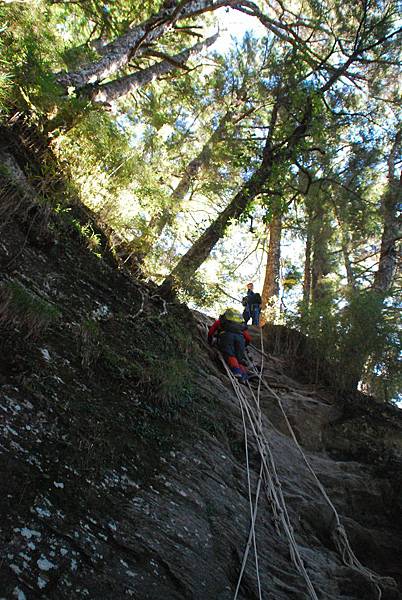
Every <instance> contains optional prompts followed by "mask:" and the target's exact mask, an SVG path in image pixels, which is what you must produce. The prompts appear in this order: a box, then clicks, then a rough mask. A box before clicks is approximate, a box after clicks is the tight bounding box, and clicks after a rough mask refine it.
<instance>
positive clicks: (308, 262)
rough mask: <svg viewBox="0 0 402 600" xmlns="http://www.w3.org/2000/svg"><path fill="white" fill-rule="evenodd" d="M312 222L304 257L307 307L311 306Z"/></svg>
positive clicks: (304, 293)
mask: <svg viewBox="0 0 402 600" xmlns="http://www.w3.org/2000/svg"><path fill="white" fill-rule="evenodd" d="M312 237H313V236H312V232H311V224H310V223H309V224H308V226H307V237H306V248H305V259H304V278H303V304H304V307H305V309H308V307H309V306H310V296H311V247H312Z"/></svg>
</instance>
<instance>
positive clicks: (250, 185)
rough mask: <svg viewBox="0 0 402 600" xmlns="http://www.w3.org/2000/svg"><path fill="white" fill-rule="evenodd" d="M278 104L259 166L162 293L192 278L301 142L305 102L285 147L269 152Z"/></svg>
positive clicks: (305, 121)
mask: <svg viewBox="0 0 402 600" xmlns="http://www.w3.org/2000/svg"><path fill="white" fill-rule="evenodd" d="M278 106H279V100H277V102H276V104H275V106H274V109H273V111H272V115H271V123H270V127H269V131H268V135H267V139H266V143H265V147H264V150H263V156H262V161H261V165H260V166H259V168H258V169H257V170H256V171H255V172H254V173H253V175H252V176H251V177H250V179H249V180H248V181H247V182H246V183H245V184H244V185H243V186H242V188H241V189H240V191H239V192H238V193H237V194H236V195H235V197H234V198H233V200H232V201H231V202H230V203H229V204H228V206H227V207H226V208H225V209H224V210H223V212H221V213H220V215H219V216H218V217H217V218H216V219H215V221H214V222H213V223H211V225H210V226H209V227H208V228H207V229H206V230H205V231H204V233H203V234H202V235H201V236H200V237H199V238H198V240H197V241H196V242H194V244H193V245H192V246H191V248H190V249H189V250H188V251H187V253H186V254H185V255H184V256H182V258H181V259H180V260H179V262H178V264H177V265H176V267H175V268H174V269H173V271H172V272H171V273H170V275H169V276H168V277H167V278H166V279H165V281H164V282H163V284H162V286H161V289H162V291H168V290H169V289H171V288H172V287H175V286H177V287H180V285H182V284H183V283H184V282H185V281H188V279H189V278H190V277H191V276H192V275H194V273H195V272H196V271H197V269H198V268H199V267H200V266H201V265H202V263H203V262H204V261H205V259H206V258H207V257H208V256H209V255H210V253H211V250H212V249H213V248H214V246H215V244H216V243H217V242H218V241H219V240H220V239H221V238H222V237H223V236H224V233H225V229H226V227H227V226H228V224H229V222H230V221H232V220H237V219H239V217H240V216H241V215H242V213H243V212H244V210H245V209H246V207H247V206H248V205H249V203H250V202H251V201H252V200H253V199H254V198H255V197H256V196H258V194H260V193H261V191H262V189H263V187H264V185H265V184H266V182H267V180H268V179H269V178H270V176H271V173H272V167H273V165H274V164H277V163H279V162H282V161H283V160H289V159H290V158H291V157H292V155H293V153H294V151H295V150H296V148H297V146H298V144H299V142H300V141H301V140H302V139H303V138H304V136H305V134H306V132H307V130H308V128H309V126H310V123H311V119H312V102H311V100H310V99H307V104H306V108H305V111H304V114H303V118H302V120H301V123H300V124H299V125H297V127H295V128H294V130H293V132H292V133H291V135H290V136H289V137H288V138H287V141H286V143H285V144H284V145H283V146H281V147H279V148H277V149H276V150H273V149H272V133H273V129H274V126H275V122H276V119H277V111H278Z"/></svg>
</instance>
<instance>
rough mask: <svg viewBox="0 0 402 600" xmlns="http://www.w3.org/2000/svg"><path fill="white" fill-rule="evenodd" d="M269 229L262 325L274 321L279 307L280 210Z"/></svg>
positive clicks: (273, 217)
mask: <svg viewBox="0 0 402 600" xmlns="http://www.w3.org/2000/svg"><path fill="white" fill-rule="evenodd" d="M268 231H269V246H268V258H267V266H266V268H265V278H264V285H263V288H262V294H261V300H262V303H261V311H262V313H261V314H262V316H261V319H260V325H261V326H263V325H265V323H266V322H267V321H272V320H273V317H275V313H276V310H277V309H279V278H280V260H281V236H282V215H281V213H279V212H278V213H276V214H275V213H274V214H273V216H272V219H271V222H270V224H269V227H268ZM271 309H272V310H271ZM271 313H272V314H271Z"/></svg>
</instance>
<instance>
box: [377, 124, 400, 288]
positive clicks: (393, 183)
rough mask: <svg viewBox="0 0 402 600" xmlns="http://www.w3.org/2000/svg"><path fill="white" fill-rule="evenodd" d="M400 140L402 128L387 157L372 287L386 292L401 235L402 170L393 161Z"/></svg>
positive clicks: (393, 272) (394, 160)
mask: <svg viewBox="0 0 402 600" xmlns="http://www.w3.org/2000/svg"><path fill="white" fill-rule="evenodd" d="M401 141H402V130H399V131H398V133H397V134H396V136H395V141H394V144H393V146H392V150H391V153H390V156H389V159H388V190H387V192H386V194H385V195H384V197H383V200H382V203H381V211H382V214H383V219H384V228H383V232H382V238H381V250H380V262H379V264H378V270H377V272H376V274H375V278H374V288H375V289H376V290H377V291H379V292H382V293H385V292H387V291H388V290H389V288H390V287H391V284H392V281H393V278H394V275H395V270H396V266H397V243H398V240H400V239H401V237H402V230H401V222H400V220H398V209H399V210H400V206H401V202H402V172H401V173H400V174H399V177H398V175H397V174H396V172H395V162H396V159H397V156H398V149H399V147H400V146H401Z"/></svg>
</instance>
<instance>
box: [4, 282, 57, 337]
mask: <svg viewBox="0 0 402 600" xmlns="http://www.w3.org/2000/svg"><path fill="white" fill-rule="evenodd" d="M60 315H61V312H60V310H59V309H58V308H57V307H56V306H54V305H53V304H50V302H47V301H46V300H44V299H43V298H40V297H39V296H38V295H37V294H35V293H34V292H32V291H31V290H28V289H27V288H26V287H25V286H23V285H22V284H21V283H18V282H17V281H10V282H6V283H3V284H2V285H1V286H0V323H1V324H5V325H11V326H15V327H22V328H23V329H25V330H26V332H27V335H26V338H29V337H34V338H37V337H39V335H40V334H41V333H43V332H44V331H45V330H46V329H47V328H48V327H49V326H50V325H51V324H52V323H54V322H55V321H56V320H57V319H58V318H59V317H60Z"/></svg>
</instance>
